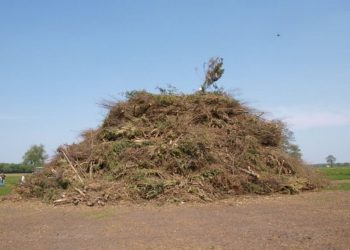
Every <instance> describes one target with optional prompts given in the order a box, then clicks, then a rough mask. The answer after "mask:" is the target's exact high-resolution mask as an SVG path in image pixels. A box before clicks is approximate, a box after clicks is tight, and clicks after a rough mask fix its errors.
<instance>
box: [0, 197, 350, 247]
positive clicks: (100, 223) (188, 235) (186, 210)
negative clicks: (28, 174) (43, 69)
mask: <svg viewBox="0 0 350 250" xmlns="http://www.w3.org/2000/svg"><path fill="white" fill-rule="evenodd" d="M0 244H1V245H0V248H1V249H350V192H346V191H332V192H331V191H324V192H317V193H304V194H301V195H295V196H286V195H285V196H274V197H245V198H239V199H230V200H225V201H221V202H216V203H211V204H182V205H166V206H160V207H159V206H156V205H147V206H136V205H132V206H130V205H117V206H107V207H103V208H89V207H84V206H78V207H72V206H68V207H62V206H61V207H52V206H48V205H43V204H40V203H36V202H17V203H11V202H8V201H6V202H2V203H1V204H0Z"/></svg>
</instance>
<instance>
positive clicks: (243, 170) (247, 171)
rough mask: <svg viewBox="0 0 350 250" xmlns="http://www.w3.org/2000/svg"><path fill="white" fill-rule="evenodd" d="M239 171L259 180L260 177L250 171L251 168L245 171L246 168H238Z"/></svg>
mask: <svg viewBox="0 0 350 250" xmlns="http://www.w3.org/2000/svg"><path fill="white" fill-rule="evenodd" d="M238 169H239V170H241V171H242V172H244V173H246V174H249V175H251V176H253V177H255V178H257V179H259V177H260V176H259V175H258V174H257V173H255V172H254V171H253V170H251V169H250V167H249V166H248V169H249V170H247V169H244V168H238Z"/></svg>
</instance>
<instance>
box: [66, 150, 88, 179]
mask: <svg viewBox="0 0 350 250" xmlns="http://www.w3.org/2000/svg"><path fill="white" fill-rule="evenodd" d="M61 152H62V154H63V156H64V157H65V158H66V160H67V162H68V164H69V165H70V166H71V168H72V169H73V171H74V172H75V174H76V175H77V176H78V179H79V181H80V182H81V183H82V184H84V181H83V179H82V178H81V177H80V175H79V173H78V171H77V170H76V169H75V167H74V166H73V164H72V162H71V161H70V160H69V158H68V156H67V155H66V153H65V152H64V150H63V148H61Z"/></svg>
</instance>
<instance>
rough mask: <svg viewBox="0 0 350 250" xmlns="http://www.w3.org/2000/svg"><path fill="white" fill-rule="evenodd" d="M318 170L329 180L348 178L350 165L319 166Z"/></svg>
mask: <svg viewBox="0 0 350 250" xmlns="http://www.w3.org/2000/svg"><path fill="white" fill-rule="evenodd" d="M318 171H320V172H321V173H323V174H325V175H326V176H327V177H328V178H329V179H331V180H350V166H348V167H333V168H320V169H318Z"/></svg>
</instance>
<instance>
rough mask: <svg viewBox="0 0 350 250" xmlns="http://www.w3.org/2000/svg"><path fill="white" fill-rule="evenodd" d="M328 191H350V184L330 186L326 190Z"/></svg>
mask: <svg viewBox="0 0 350 250" xmlns="http://www.w3.org/2000/svg"><path fill="white" fill-rule="evenodd" d="M328 190H344V191H349V190H350V182H349V183H339V184H335V185H332V186H330V187H329V188H328Z"/></svg>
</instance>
